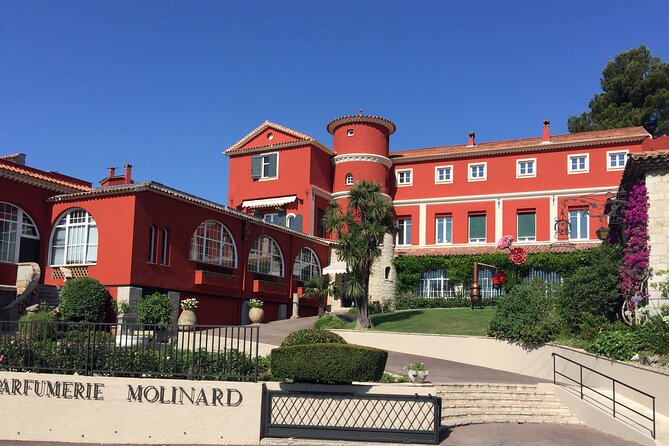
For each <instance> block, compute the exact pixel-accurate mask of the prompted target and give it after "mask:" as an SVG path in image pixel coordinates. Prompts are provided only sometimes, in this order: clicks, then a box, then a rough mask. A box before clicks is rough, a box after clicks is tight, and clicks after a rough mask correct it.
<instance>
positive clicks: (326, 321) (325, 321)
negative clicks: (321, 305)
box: [314, 314, 345, 329]
mask: <svg viewBox="0 0 669 446" xmlns="http://www.w3.org/2000/svg"><path fill="white" fill-rule="evenodd" d="M344 325H345V323H344V321H342V320H341V319H339V318H338V317H337V316H334V315H332V314H326V315H325V316H323V317H322V318H319V319H318V320H317V321H316V323H315V324H314V328H316V329H324V328H334V329H337V328H344Z"/></svg>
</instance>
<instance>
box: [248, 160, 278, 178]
mask: <svg viewBox="0 0 669 446" xmlns="http://www.w3.org/2000/svg"><path fill="white" fill-rule="evenodd" d="M278 166H279V154H278V153H267V154H265V155H254V156H253V157H252V158H251V178H253V179H254V180H257V179H261V178H276V177H277V176H278V170H279V169H278Z"/></svg>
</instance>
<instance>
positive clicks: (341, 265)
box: [323, 260, 346, 274]
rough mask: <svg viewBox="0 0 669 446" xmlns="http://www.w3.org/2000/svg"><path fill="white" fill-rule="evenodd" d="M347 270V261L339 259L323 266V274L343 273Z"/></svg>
mask: <svg viewBox="0 0 669 446" xmlns="http://www.w3.org/2000/svg"><path fill="white" fill-rule="evenodd" d="M345 272H346V262H344V261H342V260H337V261H336V262H334V263H331V264H330V265H328V266H326V267H325V268H323V274H342V273H345Z"/></svg>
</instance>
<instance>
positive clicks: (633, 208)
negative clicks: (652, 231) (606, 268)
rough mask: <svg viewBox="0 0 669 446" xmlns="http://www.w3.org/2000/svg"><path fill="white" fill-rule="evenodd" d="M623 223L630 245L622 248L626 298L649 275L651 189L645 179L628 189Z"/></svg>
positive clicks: (644, 293) (637, 289)
mask: <svg viewBox="0 0 669 446" xmlns="http://www.w3.org/2000/svg"><path fill="white" fill-rule="evenodd" d="M623 224H624V226H625V237H626V239H627V246H626V247H625V249H624V250H623V266H622V268H621V269H620V281H621V289H622V291H623V294H624V295H625V296H626V297H630V296H633V295H635V294H637V293H640V294H641V295H643V296H644V297H646V296H647V290H645V289H641V288H642V286H643V285H644V281H645V279H646V278H647V277H648V273H649V270H648V265H649V263H648V262H649V255H650V246H648V191H647V190H646V185H645V183H644V181H643V180H640V181H638V182H637V183H635V184H633V185H632V186H631V187H630V188H629V192H628V194H627V204H626V205H625V209H624V212H623Z"/></svg>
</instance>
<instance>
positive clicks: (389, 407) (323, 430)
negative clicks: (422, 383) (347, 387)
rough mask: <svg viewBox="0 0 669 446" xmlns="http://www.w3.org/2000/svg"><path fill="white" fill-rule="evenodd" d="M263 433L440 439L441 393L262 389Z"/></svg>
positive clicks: (432, 441) (411, 440)
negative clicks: (324, 391)
mask: <svg viewBox="0 0 669 446" xmlns="http://www.w3.org/2000/svg"><path fill="white" fill-rule="evenodd" d="M262 424H263V425H262V432H263V436H264V437H279V438H287V437H290V438H312V439H324V440H363V441H364V440H367V441H369V440H373V441H387V442H396V443H427V444H437V443H439V431H440V428H441V398H439V397H437V396H432V395H428V396H425V395H386V394H353V393H321V392H290V391H281V390H278V391H277V390H265V391H264V393H263V420H262Z"/></svg>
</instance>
